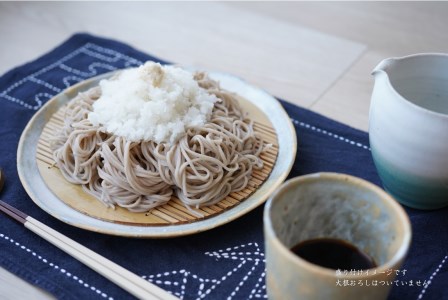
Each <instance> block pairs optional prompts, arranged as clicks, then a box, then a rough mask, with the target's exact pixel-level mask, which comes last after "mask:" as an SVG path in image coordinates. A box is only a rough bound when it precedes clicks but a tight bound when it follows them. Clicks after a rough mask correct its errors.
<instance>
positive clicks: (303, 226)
mask: <svg viewBox="0 0 448 300" xmlns="http://www.w3.org/2000/svg"><path fill="white" fill-rule="evenodd" d="M264 236H265V250H266V271H267V279H266V281H267V292H268V298H269V299H281V300H288V299H304V300H306V299H313V300H316V299H333V300H334V299H336V300H342V299H372V300H373V299H375V300H378V299H386V298H387V295H388V293H389V291H390V289H391V287H392V284H386V282H388V283H390V282H393V280H394V277H395V274H396V273H395V272H394V273H393V274H389V273H388V272H387V270H390V269H392V270H399V269H400V267H401V265H402V263H403V260H404V258H405V256H406V254H407V251H408V249H409V245H410V242H411V225H410V222H409V219H408V216H407V214H406V212H405V211H404V210H403V208H402V207H401V206H400V204H399V203H398V202H397V201H395V200H394V199H393V198H392V197H391V196H390V195H389V194H387V193H386V192H385V191H383V190H382V189H381V188H379V187H377V186H376V185H374V184H372V183H369V182H367V181H365V180H363V179H360V178H356V177H353V176H349V175H345V174H337V173H316V174H310V175H306V176H300V177H296V178H293V179H290V180H288V181H286V182H285V183H284V184H283V185H282V186H281V187H280V188H279V189H278V190H277V191H276V192H275V193H274V194H273V195H272V196H271V197H270V199H269V200H268V201H267V204H266V206H265V209H264ZM316 238H332V239H341V240H344V241H346V242H348V243H350V244H352V245H353V246H355V247H357V248H358V249H359V250H361V251H362V252H363V253H365V254H366V255H368V256H370V257H371V258H372V259H373V260H374V262H375V263H376V265H377V266H376V267H374V268H373V269H368V270H364V271H363V272H358V273H355V274H350V273H347V274H344V273H343V272H341V271H339V272H338V271H337V270H334V269H329V268H324V267H321V266H320V265H316V264H313V263H310V262H309V261H307V260H305V259H303V258H302V257H300V256H298V255H296V254H294V253H293V252H292V251H291V250H290V249H291V247H293V246H294V245H296V244H298V243H300V242H303V241H306V240H309V239H316ZM367 271H368V272H367ZM381 281H383V282H384V285H382V284H381ZM353 283H354V285H353ZM347 284H348V285H347Z"/></svg>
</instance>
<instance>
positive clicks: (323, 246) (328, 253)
mask: <svg viewBox="0 0 448 300" xmlns="http://www.w3.org/2000/svg"><path fill="white" fill-rule="evenodd" d="M291 251H292V252H293V253H294V254H296V255H298V256H300V257H301V258H303V259H305V260H307V261H309V262H310V263H313V264H316V265H319V266H321V267H324V268H329V269H334V270H367V269H371V268H374V267H376V263H375V262H374V261H373V259H372V258H371V257H370V256H368V255H367V254H365V253H364V252H362V251H361V250H359V249H358V248H357V247H356V246H354V245H352V244H350V243H348V242H346V241H344V240H341V239H333V238H317V239H310V240H306V241H303V242H300V243H298V244H297V245H295V246H294V247H292V248H291Z"/></svg>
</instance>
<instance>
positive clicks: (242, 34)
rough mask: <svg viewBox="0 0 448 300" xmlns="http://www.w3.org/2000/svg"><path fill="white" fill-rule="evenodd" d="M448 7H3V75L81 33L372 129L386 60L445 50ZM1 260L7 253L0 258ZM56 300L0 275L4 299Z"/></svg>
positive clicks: (0, 62) (0, 28)
mask: <svg viewBox="0 0 448 300" xmlns="http://www.w3.org/2000/svg"><path fill="white" fill-rule="evenodd" d="M446 28H448V3H443V2H437V3H424V2H410V3H409V2H408V3H404V2H394V3H388V2H364V3H362V2H341V3H339V2H325V3H318V2H288V3H269V2H264V3H253V2H244V3H239V2H226V3H216V2H213V3H202V2H196V3H185V2H183V3H162V2H152V3H143V2H139V3H132V4H129V3H117V2H113V3H107V2H95V3H88V2H77V3H65V2H57V3H56V2H49V3H38V2H34V3H22V2H17V3H14V2H10V3H0V43H1V45H2V46H1V47H0V74H3V73H4V72H6V71H7V70H9V69H11V68H13V67H15V66H17V65H19V64H23V63H25V62H27V61H30V60H32V59H34V58H36V57H38V56H40V55H41V54H43V53H45V52H47V51H49V50H50V49H52V48H53V47H54V46H56V45H58V44H59V43H61V42H62V41H63V40H65V39H67V38H68V37H69V36H70V35H71V34H73V33H75V32H89V33H92V34H96V35H101V36H105V37H110V38H114V39H117V40H120V41H123V42H125V43H128V44H130V45H132V46H134V47H136V48H138V49H140V50H142V51H144V52H147V53H151V54H153V55H156V56H158V57H160V58H162V59H165V60H168V61H171V62H177V63H179V64H182V65H187V66H190V65H193V66H197V67H202V68H205V69H210V70H216V71H222V72H227V73H231V74H234V75H237V76H239V77H241V78H244V79H245V80H247V81H248V82H250V83H252V84H254V85H257V86H260V87H262V88H263V89H265V90H267V91H268V92H270V93H271V94H273V95H275V96H278V97H281V98H283V99H285V100H287V101H290V102H292V103H295V104H297V105H301V106H303V107H307V108H309V109H311V110H313V111H316V112H319V113H322V114H324V115H326V116H328V117H331V118H333V119H336V120H338V121H341V122H344V123H346V124H349V125H351V126H353V127H356V128H359V129H363V130H367V128H368V108H369V102H370V95H371V91H372V87H373V78H372V77H371V75H370V72H371V70H372V69H373V68H374V67H375V65H376V64H377V63H378V62H379V61H381V60H382V59H383V58H386V57H391V56H403V55H407V54H412V53H418V52H444V51H445V52H446V51H447V50H448V37H447V35H446ZM0 255H1V254H0ZM24 298H26V299H49V298H52V296H51V295H49V294H48V293H46V292H44V291H42V290H40V289H38V288H35V287H33V286H31V285H30V284H28V283H26V282H24V281H23V280H21V279H19V278H18V277H16V276H15V275H12V274H11V273H9V272H7V271H6V270H4V269H1V268H0V299H24Z"/></svg>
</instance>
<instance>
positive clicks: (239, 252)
mask: <svg viewBox="0 0 448 300" xmlns="http://www.w3.org/2000/svg"><path fill="white" fill-rule="evenodd" d="M204 254H205V255H207V256H209V257H211V258H214V259H215V260H219V259H231V260H234V261H238V264H237V265H236V266H234V267H233V268H232V269H231V270H228V271H224V273H223V274H222V275H221V276H220V277H218V278H213V279H211V278H205V277H201V276H200V275H198V274H194V273H192V272H189V271H186V270H185V269H182V270H174V271H169V272H162V273H158V274H152V275H145V276H142V277H143V278H144V279H146V280H148V281H150V282H152V283H155V284H157V285H160V286H162V287H163V288H164V289H166V290H168V291H170V292H171V293H172V294H174V295H176V296H177V297H179V298H180V299H184V297H185V294H186V293H187V292H188V294H189V295H192V294H196V299H197V300H201V299H205V298H207V299H209V298H210V299H213V296H212V292H213V291H214V290H215V289H217V288H218V287H220V286H222V285H223V284H225V283H227V281H226V280H227V279H229V278H230V277H232V278H234V277H237V280H236V281H237V282H238V283H237V284H236V286H234V287H233V288H232V289H231V291H230V292H229V294H228V295H227V299H229V300H230V299H233V298H234V297H235V298H240V297H242V298H254V297H255V298H267V296H266V286H265V285H264V284H263V283H264V278H265V270H264V262H265V259H264V254H263V253H262V252H261V251H260V248H259V246H258V244H257V243H248V244H243V245H239V246H235V247H231V248H226V249H221V250H218V251H213V252H205V253H204ZM255 273H256V274H255ZM252 276H255V278H258V279H257V282H256V283H255V284H254V287H253V288H252V289H251V292H250V294H249V295H239V294H238V293H239V292H240V291H241V288H242V287H243V286H244V285H246V284H248V280H249V278H251V277H252Z"/></svg>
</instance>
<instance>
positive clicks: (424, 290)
mask: <svg viewBox="0 0 448 300" xmlns="http://www.w3.org/2000/svg"><path fill="white" fill-rule="evenodd" d="M447 259H448V255H446V256H445V257H444V258H443V260H442V262H441V263H440V264H439V266H438V267H437V268H436V269H435V271H434V272H433V273H432V274H431V276H429V279H428V281H427V282H426V284H425V285H424V286H423V289H422V291H421V292H420V294H419V295H418V298H417V299H422V298H423V295H425V293H426V290H427V289H428V287H429V285H430V284H431V283H432V281H433V280H434V277H436V275H437V274H438V273H439V271H440V270H441V269H442V267H443V265H444V264H445V262H446V260H447Z"/></svg>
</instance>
